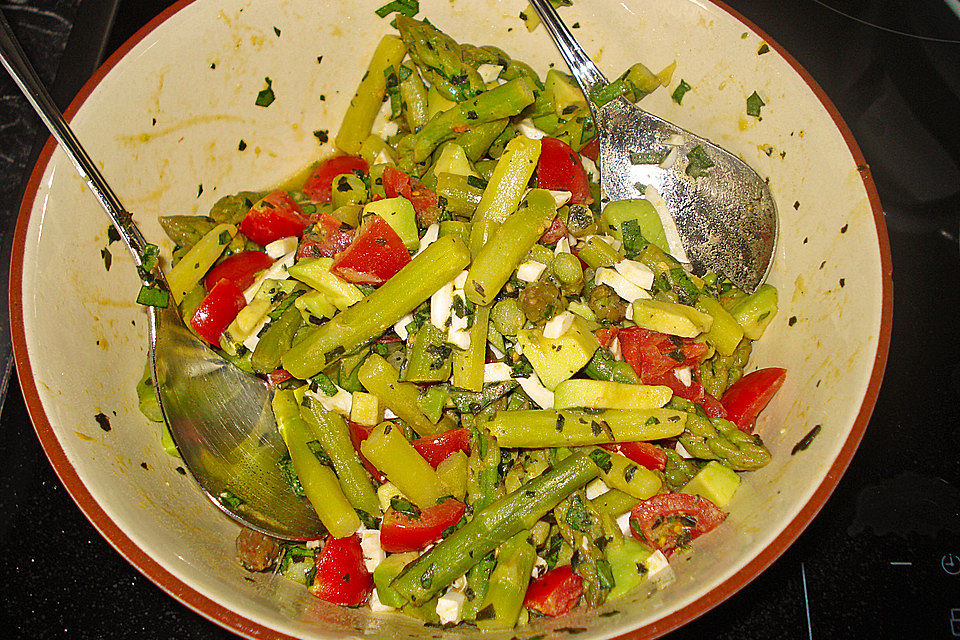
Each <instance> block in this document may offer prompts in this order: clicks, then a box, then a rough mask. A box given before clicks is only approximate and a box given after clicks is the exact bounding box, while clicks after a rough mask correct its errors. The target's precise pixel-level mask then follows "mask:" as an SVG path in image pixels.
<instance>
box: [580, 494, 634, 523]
mask: <svg viewBox="0 0 960 640" xmlns="http://www.w3.org/2000/svg"><path fill="white" fill-rule="evenodd" d="M638 502H639V500H638V499H637V498H635V497H633V496H632V495H630V494H629V493H624V492H623V491H620V490H619V489H610V490H609V491H607V492H606V493H602V494H600V495H599V496H597V497H596V498H594V499H593V500H591V501H590V504H591V505H592V506H593V508H594V509H596V510H597V511H599V512H600V513H605V514H608V515H611V516H613V517H614V518H616V517H617V516H619V515H622V514H624V513H626V512H627V511H630V510H631V509H633V508H634V507H635V506H637V503H638Z"/></svg>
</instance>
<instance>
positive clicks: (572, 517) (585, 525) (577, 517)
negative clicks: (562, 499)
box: [563, 493, 590, 533]
mask: <svg viewBox="0 0 960 640" xmlns="http://www.w3.org/2000/svg"><path fill="white" fill-rule="evenodd" d="M563 521H564V522H566V523H567V524H568V525H570V526H571V527H573V528H574V529H576V530H577V531H580V532H583V533H585V532H587V531H588V530H589V529H590V514H589V513H587V508H586V507H585V506H584V504H583V500H581V499H580V496H579V495H578V494H576V493H575V494H573V497H572V498H570V506H569V507H568V508H567V513H566V515H565V516H564V517H563Z"/></svg>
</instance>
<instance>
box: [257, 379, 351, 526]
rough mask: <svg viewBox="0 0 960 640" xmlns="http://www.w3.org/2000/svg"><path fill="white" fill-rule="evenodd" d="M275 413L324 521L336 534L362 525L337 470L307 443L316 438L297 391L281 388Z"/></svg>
mask: <svg viewBox="0 0 960 640" xmlns="http://www.w3.org/2000/svg"><path fill="white" fill-rule="evenodd" d="M273 413H274V415H275V416H276V418H277V428H278V429H279V431H280V435H281V437H283V441H284V442H285V443H286V445H287V450H288V451H289V452H290V458H291V459H292V460H293V467H294V469H295V470H296V472H297V477H299V479H300V484H301V485H303V490H304V493H306V494H307V499H308V500H310V504H312V505H313V508H314V510H315V511H316V512H317V516H319V518H320V522H322V523H323V526H324V527H326V529H327V531H328V532H330V535H332V536H334V537H336V538H342V537H344V536H348V535H351V534H352V533H353V532H354V531H356V530H357V529H358V528H359V527H360V518H359V517H358V516H357V514H356V512H355V511H354V510H353V506H352V505H351V504H350V502H349V501H348V500H347V498H346V496H344V495H343V491H342V490H341V489H340V482H339V481H338V480H337V476H336V474H335V473H334V472H333V470H332V469H330V468H329V467H327V466H325V465H324V464H323V463H321V462H320V460H318V459H317V457H316V456H315V455H314V453H313V451H311V450H310V447H309V446H308V444H307V443H309V442H311V441H313V440H314V438H313V436H312V434H311V432H310V429H309V427H307V424H306V423H305V422H304V421H303V418H301V417H300V411H299V409H298V407H297V401H296V399H295V398H294V395H293V391H289V390H281V391H277V392H276V393H275V394H274V395H273Z"/></svg>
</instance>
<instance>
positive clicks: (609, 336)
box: [593, 327, 620, 349]
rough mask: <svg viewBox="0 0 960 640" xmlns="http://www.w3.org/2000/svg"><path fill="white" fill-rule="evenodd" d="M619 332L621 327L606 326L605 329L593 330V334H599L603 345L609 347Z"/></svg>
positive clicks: (599, 339) (598, 336)
mask: <svg viewBox="0 0 960 640" xmlns="http://www.w3.org/2000/svg"><path fill="white" fill-rule="evenodd" d="M619 333H620V327H606V328H604V329H597V330H596V331H594V332H593V335H595V336H597V340H598V341H599V342H600V346H601V347H603V348H605V349H609V348H610V345H611V344H613V339H614V338H616V337H617V335H618V334H619Z"/></svg>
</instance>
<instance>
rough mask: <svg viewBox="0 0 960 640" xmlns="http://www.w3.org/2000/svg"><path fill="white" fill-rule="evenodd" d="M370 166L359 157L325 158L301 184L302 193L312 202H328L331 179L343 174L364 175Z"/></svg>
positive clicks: (331, 187)
mask: <svg viewBox="0 0 960 640" xmlns="http://www.w3.org/2000/svg"><path fill="white" fill-rule="evenodd" d="M369 170H370V165H369V164H368V163H367V161H366V160H364V159H363V158H361V157H359V156H334V157H332V158H327V159H326V160H324V161H323V162H321V163H320V164H318V165H317V166H316V168H315V169H314V170H313V171H311V172H310V175H309V176H308V177H307V180H306V182H304V184H303V193H304V195H306V196H307V197H308V198H310V199H311V200H313V201H314V202H330V199H331V196H330V194H331V192H332V191H333V179H334V178H336V177H337V176H339V175H343V174H345V173H353V174H359V175H361V176H362V175H366V173H367V172H368V171H369Z"/></svg>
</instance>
